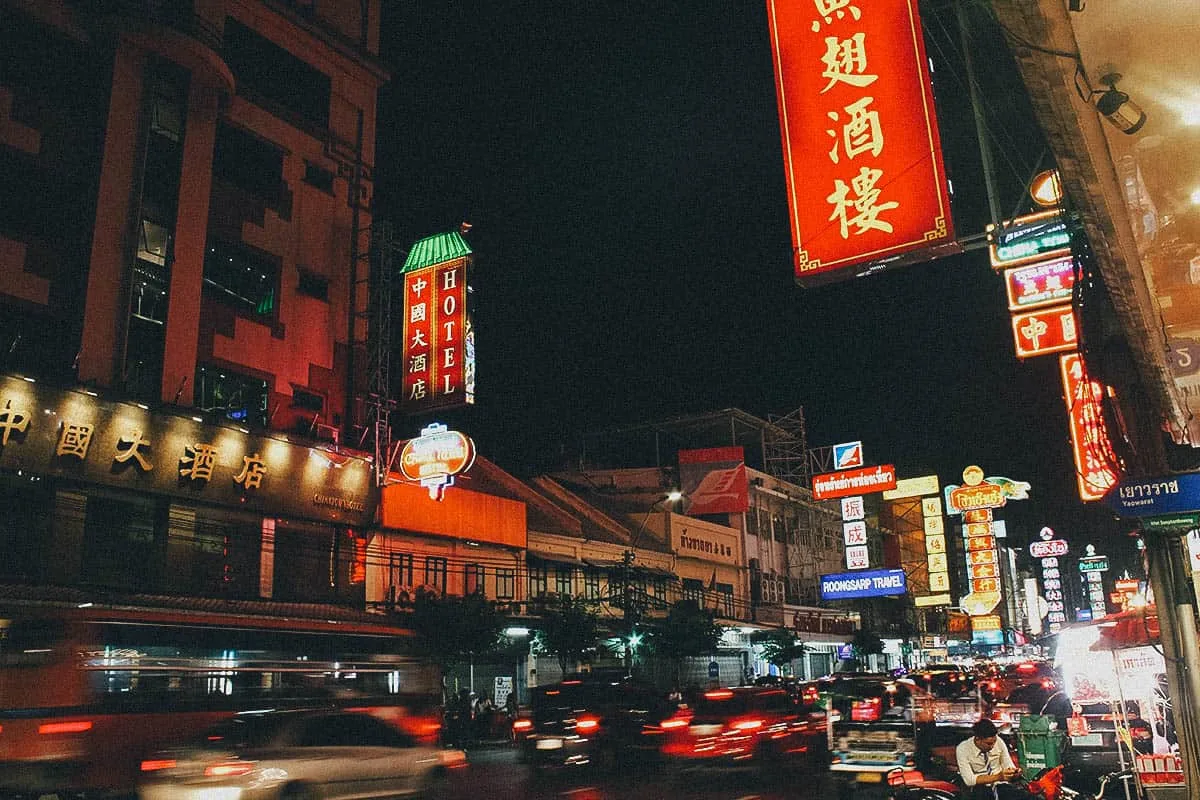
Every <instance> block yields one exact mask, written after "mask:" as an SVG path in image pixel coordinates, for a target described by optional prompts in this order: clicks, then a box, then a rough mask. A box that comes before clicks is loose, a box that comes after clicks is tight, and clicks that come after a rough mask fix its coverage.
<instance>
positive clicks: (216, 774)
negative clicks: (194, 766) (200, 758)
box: [204, 761, 254, 778]
mask: <svg viewBox="0 0 1200 800" xmlns="http://www.w3.org/2000/svg"><path fill="white" fill-rule="evenodd" d="M251 772H254V763H253V762H251V761H219V762H217V763H216V764H209V765H208V766H207V767H205V768H204V775H205V777H208V778H230V777H235V776H237V775H249V774H250V773H251Z"/></svg>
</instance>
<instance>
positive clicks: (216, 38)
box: [80, 0, 221, 52]
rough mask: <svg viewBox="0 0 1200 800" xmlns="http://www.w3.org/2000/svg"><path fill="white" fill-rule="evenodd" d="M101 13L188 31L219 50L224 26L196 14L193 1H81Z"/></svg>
mask: <svg viewBox="0 0 1200 800" xmlns="http://www.w3.org/2000/svg"><path fill="white" fill-rule="evenodd" d="M80 5H81V6H83V7H84V8H85V9H87V10H89V11H93V12H95V13H98V14H103V13H108V14H117V15H120V16H123V17H136V18H139V19H144V20H147V21H150V22H153V23H155V24H157V25H162V26H164V27H167V28H171V29H172V30H175V31H178V32H179V33H182V34H186V35H187V36H190V37H192V38H193V39H195V40H196V41H198V42H200V43H202V44H204V45H205V46H207V47H209V48H211V49H212V50H215V51H217V52H220V50H221V27H220V26H219V25H217V24H216V23H214V22H211V21H210V20H207V19H205V18H204V17H202V16H200V15H199V14H197V13H196V11H195V8H194V6H193V4H192V3H189V2H181V0H108V1H107V2H106V1H105V0H91V1H90V2H83V3H81V4H80Z"/></svg>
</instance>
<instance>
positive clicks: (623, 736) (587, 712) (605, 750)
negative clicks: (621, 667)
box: [513, 676, 684, 771]
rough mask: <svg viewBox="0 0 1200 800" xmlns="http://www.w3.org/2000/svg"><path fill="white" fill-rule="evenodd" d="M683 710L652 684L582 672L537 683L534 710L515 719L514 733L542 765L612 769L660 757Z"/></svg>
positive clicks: (526, 754) (526, 756)
mask: <svg viewBox="0 0 1200 800" xmlns="http://www.w3.org/2000/svg"><path fill="white" fill-rule="evenodd" d="M677 711H678V707H677V706H676V705H675V704H673V703H670V702H668V700H667V698H666V696H665V695H664V694H663V693H661V692H659V691H657V690H656V689H654V688H653V687H651V686H647V685H644V684H641V683H638V682H636V681H632V680H627V679H624V678H614V677H603V676H601V677H587V676H579V677H576V678H572V679H570V680H565V681H562V682H561V683H556V684H551V685H549V686H539V687H537V688H536V689H534V690H533V708H532V711H531V713H530V715H529V716H528V717H524V718H521V719H518V720H517V721H516V722H514V724H513V733H514V736H515V737H516V740H517V746H518V747H519V748H520V753H521V759H522V760H523V761H525V762H526V763H528V764H530V765H531V766H532V767H533V768H534V769H535V770H536V771H545V770H550V769H555V768H564V767H582V766H592V767H598V768H601V769H609V770H611V769H615V768H617V767H618V766H620V765H622V764H625V763H628V762H630V761H634V760H647V759H651V758H654V757H656V756H657V755H658V753H659V748H660V746H661V745H662V742H663V739H664V736H665V730H666V729H664V728H663V727H662V724H663V722H664V721H665V720H667V719H670V718H672V717H673V716H674V715H675V714H676V712H677ZM675 724H677V725H682V724H684V723H681V722H676V723H675Z"/></svg>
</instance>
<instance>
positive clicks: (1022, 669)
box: [1017, 664, 1037, 672]
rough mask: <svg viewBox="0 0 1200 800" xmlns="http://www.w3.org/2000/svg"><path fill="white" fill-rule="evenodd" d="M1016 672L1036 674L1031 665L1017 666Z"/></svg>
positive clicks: (1035, 669) (1034, 668)
mask: <svg viewBox="0 0 1200 800" xmlns="http://www.w3.org/2000/svg"><path fill="white" fill-rule="evenodd" d="M1017 672H1037V667H1035V666H1034V665H1033V664H1017Z"/></svg>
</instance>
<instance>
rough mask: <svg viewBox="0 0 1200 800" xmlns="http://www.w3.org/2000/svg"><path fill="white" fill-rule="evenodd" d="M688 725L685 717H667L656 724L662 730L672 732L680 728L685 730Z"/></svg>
mask: <svg viewBox="0 0 1200 800" xmlns="http://www.w3.org/2000/svg"><path fill="white" fill-rule="evenodd" d="M688 724H689V720H688V718H687V717H669V718H668V719H664V720H663V721H662V722H660V723H659V724H658V726H659V727H660V728H662V729H663V730H668V731H674V730H679V729H680V728H686V727H687V726H688Z"/></svg>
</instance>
